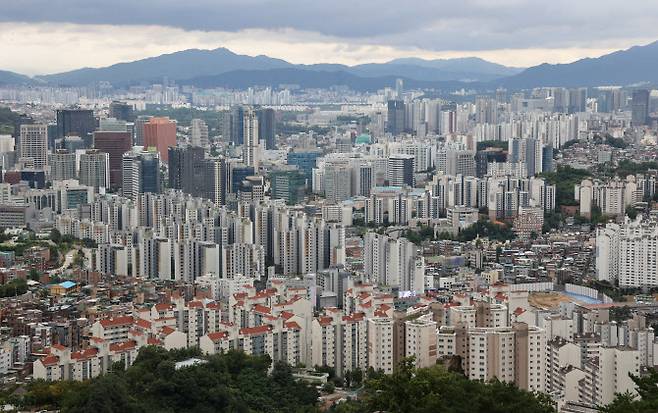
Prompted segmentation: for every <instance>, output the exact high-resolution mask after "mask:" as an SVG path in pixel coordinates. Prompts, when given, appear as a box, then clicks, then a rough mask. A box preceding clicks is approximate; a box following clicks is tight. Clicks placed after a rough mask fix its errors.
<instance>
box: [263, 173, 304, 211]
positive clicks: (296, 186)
mask: <svg viewBox="0 0 658 413" xmlns="http://www.w3.org/2000/svg"><path fill="white" fill-rule="evenodd" d="M270 183H271V187H272V194H271V197H272V199H284V200H285V201H286V204H288V205H295V204H297V203H299V202H301V201H302V200H303V199H304V192H305V188H306V177H305V176H304V174H303V173H301V172H300V171H299V170H297V169H292V170H277V171H272V172H271V173H270Z"/></svg>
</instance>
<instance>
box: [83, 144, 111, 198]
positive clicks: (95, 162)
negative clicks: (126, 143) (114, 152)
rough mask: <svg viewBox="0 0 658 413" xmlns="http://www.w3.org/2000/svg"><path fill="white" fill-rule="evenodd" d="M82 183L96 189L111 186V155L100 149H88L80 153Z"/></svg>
mask: <svg viewBox="0 0 658 413" xmlns="http://www.w3.org/2000/svg"><path fill="white" fill-rule="evenodd" d="M80 184H81V185H87V186H91V187H93V188H94V189H96V190H101V189H102V190H103V191H104V190H105V189H107V188H109V187H110V157H109V155H108V154H107V153H105V152H101V151H99V150H98V149H88V150H87V151H86V152H85V153H83V154H81V155H80Z"/></svg>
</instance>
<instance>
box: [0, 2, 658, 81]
mask: <svg viewBox="0 0 658 413" xmlns="http://www.w3.org/2000/svg"><path fill="white" fill-rule="evenodd" d="M657 15H658V3H657V2H655V1H653V0H624V1H619V0H459V1H457V0H449V1H448V0H402V1H401V0H395V1H393V0H351V1H344V0H333V1H323V0H302V1H299V0H110V1H108V0H103V1H99V0H0V57H2V58H0V69H5V70H12V71H16V72H20V73H25V74H30V75H33V74H43V73H54V72H59V71H64V70H70V69H76V68H80V67H100V66H106V65H109V64H113V63H117V62H121V61H130V60H136V59H140V58H143V57H148V56H156V55H159V54H162V53H170V52H174V51H177V50H183V49H189V48H205V49H213V48H217V47H227V48H229V49H231V50H233V51H235V52H237V53H242V54H249V55H257V54H266V55H268V56H272V57H278V58H282V59H286V60H289V61H291V62H293V63H320V62H332V63H345V64H357V63H365V62H384V61H387V60H390V59H393V58H396V57H407V56H417V57H424V58H449V57H461V56H479V57H482V58H485V59H488V60H491V61H494V62H498V63H502V64H505V65H509V66H522V67H525V66H531V65H535V64H539V63H543V62H548V63H565V62H570V61H573V60H576V59H579V58H582V57H595V56H600V55H602V54H605V53H608V52H610V51H613V50H617V49H622V48H628V47H630V46H633V45H638V44H646V43H650V42H652V41H655V40H658V25H657V24H655V17H656V16H657Z"/></svg>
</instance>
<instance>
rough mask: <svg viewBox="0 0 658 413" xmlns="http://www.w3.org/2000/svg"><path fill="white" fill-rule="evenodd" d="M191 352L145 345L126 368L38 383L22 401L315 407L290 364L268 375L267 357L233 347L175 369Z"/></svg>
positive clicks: (111, 408)
mask: <svg viewBox="0 0 658 413" xmlns="http://www.w3.org/2000/svg"><path fill="white" fill-rule="evenodd" d="M189 356H198V354H195V350H181V351H171V352H167V351H166V350H164V349H162V348H156V347H145V348H143V349H142V350H141V351H140V353H139V356H138V358H137V360H136V361H135V364H134V365H133V366H131V367H130V368H128V369H127V370H126V371H122V370H121V369H115V371H114V372H112V373H109V374H106V375H104V376H101V377H98V378H96V379H93V380H91V381H88V382H83V383H75V382H56V383H50V382H45V381H36V382H34V383H32V384H30V385H29V388H28V392H27V394H26V395H25V396H24V398H23V402H22V403H23V406H24V407H28V408H29V407H33V408H51V409H61V411H62V413H83V412H103V413H113V412H116V413H132V412H140V413H148V412H158V413H167V412H171V413H173V412H176V413H178V412H195V413H203V412H218V411H227V412H229V411H230V412H306V411H315V404H316V401H317V397H318V393H317V391H316V390H315V388H314V387H311V386H309V385H306V384H303V383H301V382H298V381H295V379H294V378H293V376H292V371H291V369H290V367H288V366H286V365H285V364H280V363H275V364H274V366H273V369H272V371H271V372H270V373H268V369H269V368H270V365H271V361H270V358H269V357H268V356H259V357H256V356H248V355H246V354H244V353H242V352H233V351H232V352H229V353H226V354H222V355H216V356H211V357H209V358H207V360H208V362H207V363H205V364H199V365H196V366H193V367H185V368H181V369H179V370H176V369H175V368H174V364H175V362H176V361H180V360H182V359H186V358H188V357H189Z"/></svg>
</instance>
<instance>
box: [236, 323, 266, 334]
mask: <svg viewBox="0 0 658 413" xmlns="http://www.w3.org/2000/svg"><path fill="white" fill-rule="evenodd" d="M271 329H272V326H270V325H267V324H263V325H262V326H258V327H245V328H241V329H240V334H243V335H246V336H251V335H257V334H264V333H267V332H268V331H270V330H271Z"/></svg>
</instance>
